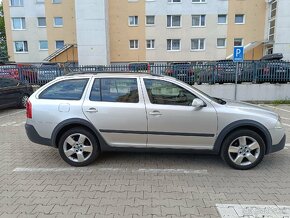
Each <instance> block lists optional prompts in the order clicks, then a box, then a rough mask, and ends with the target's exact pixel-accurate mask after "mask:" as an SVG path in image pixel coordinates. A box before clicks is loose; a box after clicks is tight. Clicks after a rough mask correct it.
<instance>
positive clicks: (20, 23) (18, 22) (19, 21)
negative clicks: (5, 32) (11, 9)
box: [12, 17, 26, 30]
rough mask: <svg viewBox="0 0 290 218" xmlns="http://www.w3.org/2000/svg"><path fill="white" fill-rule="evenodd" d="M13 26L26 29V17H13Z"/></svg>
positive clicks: (16, 28)
mask: <svg viewBox="0 0 290 218" xmlns="http://www.w3.org/2000/svg"><path fill="white" fill-rule="evenodd" d="M12 27H13V29H14V30H24V29H26V24H25V18H24V17H13V18H12Z"/></svg>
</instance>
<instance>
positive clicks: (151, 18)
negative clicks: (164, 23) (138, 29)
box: [146, 15, 155, 25]
mask: <svg viewBox="0 0 290 218" xmlns="http://www.w3.org/2000/svg"><path fill="white" fill-rule="evenodd" d="M154 24H155V16H154V15H147V16H146V25H154Z"/></svg>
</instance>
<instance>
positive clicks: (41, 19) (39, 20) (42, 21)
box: [37, 17, 46, 27]
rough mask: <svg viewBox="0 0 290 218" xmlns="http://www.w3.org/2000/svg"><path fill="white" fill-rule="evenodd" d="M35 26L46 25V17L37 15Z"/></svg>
mask: <svg viewBox="0 0 290 218" xmlns="http://www.w3.org/2000/svg"><path fill="white" fill-rule="evenodd" d="M37 26H38V27H46V18H45V17H38V18H37Z"/></svg>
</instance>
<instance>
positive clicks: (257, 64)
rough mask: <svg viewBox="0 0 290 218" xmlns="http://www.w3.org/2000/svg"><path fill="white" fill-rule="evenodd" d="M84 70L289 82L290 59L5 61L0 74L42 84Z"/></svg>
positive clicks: (204, 79)
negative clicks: (118, 62)
mask: <svg viewBox="0 0 290 218" xmlns="http://www.w3.org/2000/svg"><path fill="white" fill-rule="evenodd" d="M83 72H84V73H85V72H140V73H151V74H158V75H167V76H172V77H175V78H177V79H179V80H182V81H184V82H186V83H188V84H202V83H208V84H215V83H219V84H223V83H234V82H235V79H236V77H237V82H238V83H242V82H252V83H264V82H270V83H287V82H290V62H284V61H245V62H242V63H237V65H236V63H234V62H232V61H216V62H194V63H187V62H186V63H180V62H179V63H171V64H151V65H149V64H145V65H144V63H140V64H139V65H138V63H134V66H133V65H130V64H123V65H108V66H62V65H59V64H55V65H51V66H50V65H43V66H42V65H19V64H14V65H4V66H0V77H9V78H15V79H19V80H21V81H23V82H25V83H30V84H35V85H43V84H45V83H47V82H49V81H51V80H53V79H54V78H56V77H58V76H62V75H71V74H74V73H83Z"/></svg>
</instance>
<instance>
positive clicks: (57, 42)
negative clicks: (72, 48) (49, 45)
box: [55, 40, 64, 49]
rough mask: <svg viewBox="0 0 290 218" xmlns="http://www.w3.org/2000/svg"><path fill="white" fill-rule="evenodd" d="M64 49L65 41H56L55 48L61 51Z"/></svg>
mask: <svg viewBox="0 0 290 218" xmlns="http://www.w3.org/2000/svg"><path fill="white" fill-rule="evenodd" d="M63 47H64V41H63V40H57V41H55V48H56V49H61V48H63Z"/></svg>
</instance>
